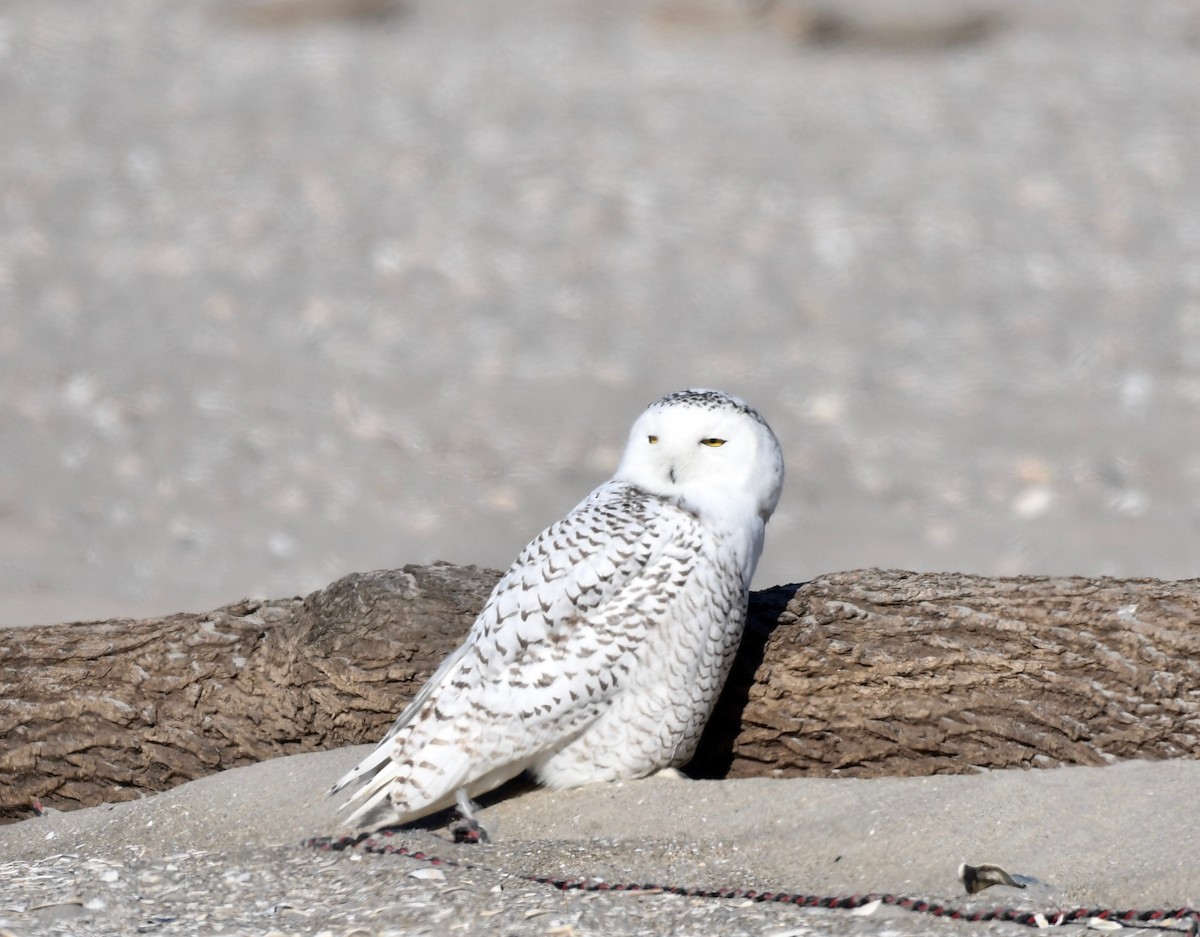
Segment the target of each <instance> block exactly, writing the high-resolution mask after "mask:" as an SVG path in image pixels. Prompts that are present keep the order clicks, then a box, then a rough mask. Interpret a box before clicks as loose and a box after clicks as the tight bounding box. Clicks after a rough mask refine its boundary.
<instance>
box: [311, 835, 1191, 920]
mask: <svg viewBox="0 0 1200 937" xmlns="http://www.w3.org/2000/svg"><path fill="white" fill-rule="evenodd" d="M393 835H395V831H393V830H380V831H379V832H378V833H374V834H372V833H361V834H359V835H357V836H341V837H333V836H315V837H313V838H311V839H306V840H305V841H304V843H303V845H304V846H307V847H310V848H312V849H320V850H322V851H326V852H341V851H342V850H345V849H351V848H361V849H362V851H363V852H369V853H378V854H380V855H388V856H404V857H406V858H409V859H416V860H418V861H420V862H428V863H429V864H430V865H435V866H437V865H443V866H454V867H458V868H466V869H478V868H482V866H479V865H478V864H476V863H470V862H459V861H458V860H455V859H445V858H441V857H439V856H431V855H429V854H428V853H425V852H422V851H421V850H413V849H409V848H408V847H407V846H401V845H398V844H395V843H385V842H380V840H379V839H377V838H376V837H379V836H382V837H384V838H390V837H392V836H393ZM521 877H522V878H524V879H525V880H526V881H529V882H535V883H537V884H539V885H548V886H550V887H551V888H557V889H558V890H559V891H587V892H639V891H643V892H658V893H662V894H668V895H680V896H683V897H687V898H738V899H742V900H746V901H756V902H764V903H765V902H774V903H777V904H790V905H795V906H797V907H802V908H824V909H829V910H846V911H850V910H854V909H855V908H862V907H864V906H866V905H869V904H872V903H874V902H878V903H879V904H881V905H894V906H895V907H898V908H904V909H905V910H907V911H914V912H917V913H919V914H930V915H933V916H934V917H941V918H946V919H947V920H951V921H966V922H971V923H974V922H978V921H1009V922H1012V923H1015V924H1023V925H1025V926H1026V927H1052V926H1056V925H1060V924H1086V923H1088V922H1089V921H1091V920H1093V919H1095V920H1101V921H1113V922H1114V923H1117V924H1121V925H1123V926H1130V925H1134V924H1150V925H1158V926H1160V927H1166V926H1169V925H1170V924H1182V925H1186V929H1185V930H1180V931H1179V932H1180V933H1184V934H1187V935H1188V937H1200V909H1198V908H1176V909H1174V910H1168V909H1164V908H1155V909H1151V910H1140V909H1136V908H1130V909H1124V910H1119V909H1115V908H1072V909H1069V910H1056V911H1043V912H1038V911H1029V910H1025V909H1021V908H1004V907H996V908H987V909H975V908H958V907H955V906H953V905H945V904H940V903H938V902H935V901H925V900H924V899H921V898H911V897H907V896H904V895H891V894H866V895H804V894H796V893H792V892H772V891H755V890H754V889H745V888H717V889H706V888H688V887H684V886H681V885H657V884H653V883H645V884H639V883H633V882H601V881H596V880H594V879H573V878H554V877H552V876H547V875H525V876H521Z"/></svg>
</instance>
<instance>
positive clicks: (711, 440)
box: [700, 436, 725, 449]
mask: <svg viewBox="0 0 1200 937" xmlns="http://www.w3.org/2000/svg"><path fill="white" fill-rule="evenodd" d="M700 442H701V443H703V444H704V445H706V446H712V447H713V448H714V449H716V448H718V447H719V446H723V445H725V440H724V439H717V438H716V437H715V436H709V437H708V439H701V440H700Z"/></svg>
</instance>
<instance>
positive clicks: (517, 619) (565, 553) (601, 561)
mask: <svg viewBox="0 0 1200 937" xmlns="http://www.w3.org/2000/svg"><path fill="white" fill-rule="evenodd" d="M699 535H700V527H699V523H698V521H697V520H696V519H695V518H694V517H693V516H692V515H691V514H688V513H687V512H685V511H683V510H682V509H680V508H679V507H678V506H676V505H675V504H674V503H672V502H670V501H666V500H663V499H661V498H657V497H654V496H651V495H648V494H646V493H644V492H642V491H640V490H639V489H637V488H634V487H632V486H630V485H627V484H623V483H616V482H609V483H608V484H606V485H603V486H601V487H600V488H598V489H597V490H596V491H595V492H593V493H592V494H591V495H590V496H589V497H588V498H587V499H586V500H584V501H583V502H582V503H581V504H580V505H579V506H578V507H577V508H576V509H575V510H574V511H572V512H571V513H570V514H568V515H567V516H566V517H565V518H563V519H562V520H561V521H559V522H557V523H556V524H554V525H552V526H551V527H549V528H547V529H546V530H545V531H543V532H542V533H541V534H540V535H539V536H538V537H537V538H536V539H535V540H533V541H532V542H531V543H530V544H529V545H528V546H527V547H526V548H525V549H524V550H523V551H522V552H521V554H520V555H519V556H518V557H517V559H516V561H515V562H514V563H513V565H512V567H510V569H509V570H508V572H507V573H505V575H504V576H503V578H502V579H501V580H500V582H499V583H497V585H496V587H495V589H494V590H493V591H492V594H491V596H490V597H489V599H488V601H487V603H486V604H485V605H484V608H483V610H482V611H481V612H480V614H479V616H478V618H477V619H476V621H475V623H474V625H473V626H472V628H471V632H470V634H469V635H468V636H467V639H466V641H464V643H463V644H462V646H461V647H459V648H458V649H457V650H455V652H454V653H453V654H451V655H450V657H448V658H447V659H446V660H445V661H444V662H443V663H442V665H441V666H440V667H439V668H438V670H437V671H436V673H435V674H434V676H433V677H432V678H431V679H430V681H429V682H428V683H427V684H426V685H425V686H424V687H423V688H422V689H421V691H420V692H419V693H418V694H417V696H416V697H415V698H414V699H413V701H412V702H411V703H410V704H409V705H408V706H407V707H406V708H405V710H404V712H402V713H401V715H400V717H399V718H398V719H397V720H396V723H395V724H394V725H393V726H392V728H391V730H390V731H389V732H388V734H387V736H385V738H384V739H383V741H381V742H380V744H379V746H378V747H377V748H376V749H375V750H374V751H373V752H372V753H371V754H370V755H368V756H367V757H366V758H365V759H364V760H363V762H362V763H361V764H359V765H358V766H357V767H356V768H355V769H354V770H353V771H351V772H350V773H348V774H347V775H346V776H345V777H343V778H342V779H341V780H339V781H338V783H337V785H335V787H334V789H333V790H334V791H337V790H340V789H341V788H342V787H344V786H345V785H347V784H349V783H351V782H352V781H354V780H356V779H363V780H366V779H370V780H369V783H367V784H365V785H364V786H363V787H362V788H361V789H360V790H359V791H357V792H356V794H355V795H354V797H353V798H352V801H351V802H352V803H353V802H356V801H363V803H362V804H361V806H360V807H359V808H358V809H357V810H356V811H355V814H354V815H353V816H352V817H351V818H350V821H351V822H353V821H354V820H355V818H356V817H358V818H361V817H363V816H370V815H372V814H374V813H376V812H377V808H379V807H381V806H382V805H383V804H384V803H385V801H386V799H387V798H388V796H389V791H394V788H393V786H392V785H393V783H394V782H402V783H404V784H406V785H410V786H412V787H413V788H414V790H416V791H418V792H419V796H418V797H417V798H416V799H414V800H411V801H407V802H408V803H409V804H410V806H411V810H410V813H412V815H413V816H415V815H417V814H415V811H416V810H418V809H420V810H421V812H422V813H424V812H428V810H426V809H424V807H418V801H427V802H428V803H429V804H433V803H439V804H440V803H441V801H443V800H445V799H446V798H447V797H449V796H452V795H453V792H454V790H455V789H457V788H458V787H461V786H465V785H469V784H471V783H472V782H473V780H475V779H478V778H480V777H484V776H486V775H488V773H489V772H499V771H500V770H501V769H502V768H504V767H505V766H507V767H509V768H512V770H511V771H509V773H508V774H507V776H509V777H511V776H513V775H515V774H517V773H519V772H520V771H521V770H522V769H523V768H524V767H525V765H526V764H527V763H528V762H529V761H530V760H531V759H532V758H533V757H535V756H536V755H538V754H540V753H542V752H544V751H546V750H547V749H549V748H551V747H554V746H556V745H561V744H565V743H566V742H568V741H570V740H571V739H572V738H573V737H574V736H575V735H578V733H579V732H581V731H582V730H583V729H584V728H585V727H586V726H587V725H588V724H589V723H590V722H591V721H592V720H593V719H594V718H595V717H596V716H597V715H598V714H599V712H601V711H602V709H603V707H604V706H605V705H606V703H607V701H608V700H609V699H610V698H611V696H612V694H613V693H614V692H616V691H617V690H618V689H619V688H620V686H621V685H622V682H623V680H624V678H625V676H626V675H627V674H628V672H629V668H630V667H631V666H632V663H633V661H632V658H633V655H634V653H635V652H636V648H637V645H638V643H639V639H640V637H641V635H642V634H643V633H644V630H645V628H646V627H652V626H653V622H655V621H656V620H658V619H659V618H661V616H662V614H663V612H664V609H665V603H666V602H667V599H666V598H664V593H665V591H666V590H665V589H664V588H662V587H664V586H666V585H667V584H668V583H670V582H672V581H673V580H678V579H679V577H680V576H681V575H683V576H686V569H685V568H684V567H685V566H686V564H685V563H682V562H681V559H682V558H684V557H687V556H689V555H692V554H694V552H695V546H696V544H695V543H694V542H693V541H696V542H698V540H699ZM679 585H682V583H677V586H679ZM513 766H515V767H513ZM497 783H500V782H497ZM392 799H393V801H396V800H400V801H406V797H405V796H400V797H398V798H397V797H393V798H392ZM432 809H438V808H437V807H434V808H432Z"/></svg>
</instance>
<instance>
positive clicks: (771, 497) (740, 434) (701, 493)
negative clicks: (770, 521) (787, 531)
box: [615, 390, 783, 521]
mask: <svg viewBox="0 0 1200 937" xmlns="http://www.w3.org/2000/svg"><path fill="white" fill-rule="evenodd" d="M615 477H616V479H617V480H618V481H627V482H630V483H632V484H635V485H637V486H638V487H640V488H644V489H645V490H647V491H650V492H653V493H654V494H658V495H663V496H665V497H677V498H680V499H681V500H682V501H683V502H684V503H685V504H688V505H690V506H691V507H692V508H694V509H696V510H698V511H700V512H701V513H711V512H718V513H726V512H729V511H732V512H737V513H742V512H747V511H749V512H752V513H753V514H757V515H758V516H759V517H761V518H762V519H763V520H764V521H765V520H766V519H767V518H768V517H770V516H771V513H772V512H773V511H774V510H775V505H776V504H777V503H778V501H779V493H780V490H781V488H782V486H783V453H782V452H781V451H780V448H779V441H778V440H777V439H776V438H775V434H774V433H773V432H771V427H769V426H768V425H767V424H766V421H764V420H763V418H762V417H760V416H759V415H758V413H757V412H756V411H755V410H754V409H752V408H751V407H749V406H747V405H746V404H745V403H744V402H743V401H741V400H739V399H738V398H737V397H734V396H732V395H731V394H726V393H722V392H721V391H716V390H684V391H679V392H677V393H674V394H668V395H667V396H666V397H663V398H662V399H661V400H659V401H656V402H655V403H652V404H651V405H650V406H649V407H648V408H647V409H646V412H645V413H643V414H642V415H641V416H640V417H638V419H637V421H636V422H635V423H634V424H633V429H632V430H631V431H630V434H629V442H628V444H627V445H626V447H625V454H624V455H623V456H622V457H621V464H620V466H618V468H617V474H616V476H615Z"/></svg>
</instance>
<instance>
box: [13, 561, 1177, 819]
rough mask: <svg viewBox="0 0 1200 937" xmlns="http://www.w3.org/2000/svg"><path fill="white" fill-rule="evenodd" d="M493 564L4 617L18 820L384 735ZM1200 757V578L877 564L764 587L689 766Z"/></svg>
mask: <svg viewBox="0 0 1200 937" xmlns="http://www.w3.org/2000/svg"><path fill="white" fill-rule="evenodd" d="M497 577H498V574H497V573H495V572H492V571H488V570H481V569H477V568H474V567H456V566H448V565H436V566H429V567H420V566H408V567H405V568H404V569H402V570H390V571H380V572H372V573H363V574H354V575H350V576H347V577H345V578H343V579H340V580H338V581H337V582H335V583H333V584H332V585H330V586H328V587H327V588H325V589H322V590H320V591H318V592H314V593H313V594H312V595H309V596H308V597H306V598H304V599H298V598H293V599H285V600H279V601H267V602H251V601H243V602H239V603H236V604H234V605H229V606H226V607H224V608H221V609H218V610H216V611H214V612H209V613H206V614H201V615H189V614H180V615H172V616H169V617H166V618H153V619H145V620H141V621H133V620H114V621H102V622H88V623H77V624H69V625H53V626H48V627H41V628H16V629H3V630H0V739H2V740H3V741H2V742H0V816H5V817H10V818H11V817H19V816H28V815H29V814H30V813H31V805H32V804H33V802H34V801H35V800H40V801H41V802H42V803H43V804H44V805H45V806H51V807H58V808H60V809H69V808H71V807H76V806H83V805H90V804H96V803H101V802H105V801H115V800H127V799H130V798H132V797H138V796H141V795H142V794H143V793H145V792H149V791H157V790H165V789H167V788H170V787H173V786H174V785H176V784H180V783H182V782H184V781H187V780H191V779H192V778H196V777H200V776H202V775H205V774H209V773H212V772H214V771H218V770H221V769H223V768H230V767H234V766H237V765H243V764H249V763H252V762H255V761H260V760H262V759H264V758H270V757H275V756H278V755H287V754H293V753H297V752H303V751H313V750H317V749H321V748H330V747H334V746H339V745H349V744H359V743H363V742H371V741H375V740H377V739H378V738H379V737H380V736H381V735H382V734H383V732H384V731H385V730H386V729H387V727H388V726H389V725H390V723H391V721H392V720H393V719H394V718H395V716H396V714H397V713H398V712H399V710H400V709H401V708H402V707H403V705H404V703H405V701H406V700H408V699H409V698H411V697H412V695H413V694H414V693H415V692H416V691H417V690H418V689H419V688H420V686H421V684H422V683H423V682H424V680H425V679H426V678H427V677H428V676H429V675H430V674H431V673H432V672H433V670H434V669H436V667H437V665H438V664H439V663H440V661H441V660H442V658H443V657H444V656H445V655H446V654H448V653H449V652H450V651H451V650H452V649H453V648H454V647H455V646H456V645H457V644H458V643H459V642H460V641H461V640H462V638H463V636H464V635H465V634H466V632H467V630H468V628H469V627H470V625H471V622H472V621H473V620H474V617H475V614H476V612H477V611H478V610H479V608H480V607H481V606H482V604H483V602H484V600H485V599H486V597H487V594H488V592H489V590H490V589H491V587H492V585H493V584H494V583H495V581H496V579H497ZM1134 757H1142V758H1172V757H1200V580H1185V581H1179V582H1161V581H1157V580H1115V579H1098V580H1089V579H1078V578H1043V577H1019V578H1007V579H991V578H985V577H979V576H968V575H959V574H945V573H942V574H917V573H909V572H900V571H894V570H861V571H856V572H847V573H837V574H832V575H827V576H822V577H820V578H818V579H814V580H813V581H811V582H808V583H805V584H803V585H799V586H796V585H792V586H779V587H776V588H773V589H767V590H765V591H763V592H759V593H755V595H754V596H753V597H752V600H751V615H750V622H749V625H748V627H747V633H746V637H745V639H744V641H743V643H742V648H741V651H740V653H739V657H738V660H737V663H736V664H735V666H734V670H733V673H732V675H731V676H730V680H729V683H728V685H727V686H726V689H725V692H724V694H723V695H722V697H721V700H720V702H719V704H718V706H717V710H716V712H715V713H714V715H713V718H712V720H711V721H710V723H709V727H708V730H707V731H706V733H705V735H704V738H703V739H702V741H701V746H700V750H699V751H698V753H697V757H696V759H695V761H694V762H693V764H692V765H691V766H690V768H689V771H690V773H693V774H697V775H700V776H708V777H722V776H738V777H746V776H755V775H758V776H777V777H783V776H800V775H823V776H830V775H838V776H848V777H876V776H882V775H920V774H935V773H962V772H970V771H974V770H977V769H979V768H1009V767H1031V766H1037V767H1040V766H1053V765H1060V764H1103V763H1105V762H1107V761H1111V760H1114V759H1120V758H1134Z"/></svg>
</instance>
